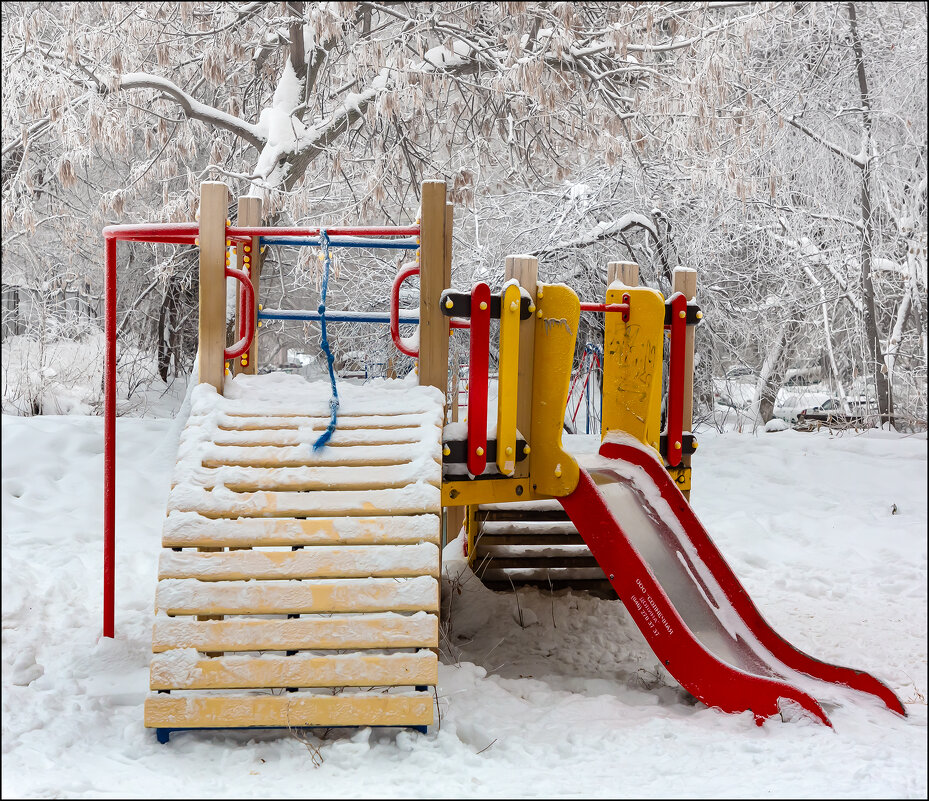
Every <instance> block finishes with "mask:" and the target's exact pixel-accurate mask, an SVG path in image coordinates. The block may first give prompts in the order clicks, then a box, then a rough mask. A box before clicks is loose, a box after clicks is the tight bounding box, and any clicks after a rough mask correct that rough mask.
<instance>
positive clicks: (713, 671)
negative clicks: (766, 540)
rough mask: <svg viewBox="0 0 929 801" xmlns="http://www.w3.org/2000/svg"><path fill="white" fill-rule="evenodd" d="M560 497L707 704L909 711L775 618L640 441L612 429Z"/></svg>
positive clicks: (666, 658)
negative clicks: (817, 653)
mask: <svg viewBox="0 0 929 801" xmlns="http://www.w3.org/2000/svg"><path fill="white" fill-rule="evenodd" d="M588 471H589V472H588ZM559 500H560V501H561V504H562V506H563V507H564V509H565V511H566V512H567V513H568V515H569V516H570V517H571V520H572V522H573V523H574V525H575V526H576V527H577V530H578V532H580V534H581V536H582V537H583V538H584V541H585V542H586V543H587V545H588V547H589V548H590V551H591V553H592V554H593V555H594V557H596V559H597V561H598V563H599V564H600V566H601V567H602V568H603V571H604V573H606V575H607V577H608V578H609V580H610V583H611V584H612V585H613V588H614V589H615V590H616V592H617V594H618V595H619V598H620V599H621V600H622V602H623V603H624V604H625V606H626V608H627V609H628V610H629V612H630V614H631V615H632V617H633V619H634V620H635V622H636V624H637V625H638V627H639V629H640V630H641V632H642V633H643V634H644V635H645V637H646V639H647V640H648V642H649V645H650V646H651V647H652V649H653V650H654V652H655V655H656V656H657V657H658V658H659V659H660V660H661V663H662V664H663V665H664V666H665V668H666V669H667V670H668V672H669V673H670V674H671V675H672V676H674V678H675V679H677V681H678V682H680V684H681V685H682V686H683V687H684V688H685V689H687V690H688V691H689V692H691V693H692V694H693V695H695V696H696V697H697V698H699V699H700V700H701V701H703V702H704V703H705V704H707V705H708V706H712V707H719V708H720V709H722V710H723V711H725V712H744V711H746V710H750V711H751V712H752V713H753V714H754V716H755V720H756V722H757V723H758V724H759V725H760V724H761V723H762V722H763V721H764V719H765V718H768V717H770V716H772V715H776V714H778V712H780V711H782V710H783V711H786V709H787V708H789V707H790V705H791V702H792V703H794V704H799V706H800V707H802V708H803V709H805V710H806V711H807V712H808V713H810V714H812V715H813V716H814V717H816V718H818V719H819V720H821V721H822V722H823V723H825V724H827V725H831V724H830V722H829V718H828V716H827V715H826V712H825V711H824V709H823V705H826V706H827V707H828V706H829V705H830V704H840V703H854V702H856V701H857V702H861V700H862V699H863V698H866V697H868V696H874V697H877V698H878V699H880V700H881V701H882V702H883V703H884V704H885V705H886V706H887V707H888V708H889V709H891V710H893V711H894V712H898V713H899V714H901V715H905V714H906V711H905V709H904V707H903V704H901V703H900V700H899V699H898V698H897V697H896V696H895V695H894V694H893V692H891V691H890V689H888V688H887V687H886V686H885V685H884V684H882V683H881V682H880V681H878V680H877V679H875V678H874V677H873V676H871V675H869V674H867V673H864V672H863V671H858V670H852V669H850V668H844V667H839V666H837V665H830V664H828V663H826V662H820V661H819V660H817V659H814V658H813V657H811V656H809V655H807V654H805V653H803V652H802V651H800V650H798V649H796V648H794V647H793V646H792V645H791V644H790V643H788V642H787V641H786V640H784V639H782V638H781V637H780V636H779V635H778V634H777V632H775V631H774V630H773V629H772V628H771V627H770V626H769V625H768V623H767V622H766V621H765V620H764V618H763V617H762V616H761V614H760V613H759V612H758V610H757V608H756V607H755V605H754V603H752V600H751V598H749V596H748V594H747V593H746V591H745V589H744V588H743V587H742V585H741V584H740V583H739V580H738V579H737V578H736V576H735V574H734V573H733V572H732V569H731V568H730V567H729V565H728V564H727V563H726V561H725V560H724V559H723V557H722V555H721V554H720V552H719V550H718V549H717V548H716V546H715V545H714V544H713V541H712V540H711V539H710V538H709V535H708V534H707V533H706V530H705V529H704V528H703V526H702V525H701V524H700V521H699V520H697V518H696V516H695V515H694V513H693V510H692V509H691V508H690V505H689V504H688V503H687V501H686V500H685V498H684V496H683V495H682V494H681V493H680V491H679V490H678V488H677V486H676V485H675V483H674V481H673V479H672V478H671V477H670V476H669V475H668V473H667V472H666V471H665V469H664V468H663V466H662V464H661V462H660V460H659V458H658V455H657V454H656V453H655V452H654V451H653V450H651V449H648V448H645V447H644V446H642V445H641V444H640V443H639V442H638V441H637V440H635V439H633V438H631V437H629V436H628V435H623V434H619V435H611V436H610V438H608V439H607V440H606V441H605V442H604V443H603V445H602V446H601V448H600V457H599V458H598V459H597V460H595V461H593V462H591V463H589V464H588V470H583V469H582V470H581V476H580V481H579V482H578V486H577V489H575V491H574V492H573V493H572V494H571V495H569V496H567V497H565V498H560V499H559ZM863 694H866V695H863ZM817 699H819V700H817ZM785 702H786V703H785Z"/></svg>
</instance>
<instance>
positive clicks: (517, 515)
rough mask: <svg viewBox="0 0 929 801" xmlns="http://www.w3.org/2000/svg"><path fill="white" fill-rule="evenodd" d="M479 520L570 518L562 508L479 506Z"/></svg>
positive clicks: (526, 520)
mask: <svg viewBox="0 0 929 801" xmlns="http://www.w3.org/2000/svg"><path fill="white" fill-rule="evenodd" d="M476 517H477V520H478V521H479V522H484V521H487V522H498V521H500V522H517V521H524V522H535V521H538V522H553V523H554V522H563V521H568V522H570V520H571V518H570V517H568V513H567V512H565V511H563V510H555V509H485V508H483V507H481V508H479V509H478V511H477V514H476Z"/></svg>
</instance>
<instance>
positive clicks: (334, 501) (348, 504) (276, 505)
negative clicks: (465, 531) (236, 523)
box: [168, 481, 442, 517]
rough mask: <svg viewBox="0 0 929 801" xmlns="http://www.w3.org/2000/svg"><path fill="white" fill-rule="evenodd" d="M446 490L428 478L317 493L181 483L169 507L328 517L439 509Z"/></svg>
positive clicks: (225, 514) (227, 514)
mask: <svg viewBox="0 0 929 801" xmlns="http://www.w3.org/2000/svg"><path fill="white" fill-rule="evenodd" d="M441 503H442V492H441V490H440V489H439V488H438V487H436V486H434V485H432V484H427V483H425V482H422V481H420V482H417V483H416V484H408V485H407V486H405V487H402V488H401V489H383V490H347V491H341V492H340V491H327V490H319V491H315V492H232V491H231V490H227V489H225V488H224V487H218V488H216V489H215V490H213V491H212V492H210V491H208V490H206V489H204V488H202V487H192V486H189V485H186V484H178V485H177V486H176V487H173V488H172V489H171V492H170V493H169V495H168V511H169V512H171V511H174V510H175V509H176V510H178V511H182V512H199V513H200V514H202V515H204V516H206V517H303V516H305V517H317V516H318V517H328V516H330V515H357V516H359V517H360V516H367V515H385V514H386V515H417V514H424V513H430V512H431V513H435V514H438V512H439V510H440V508H441Z"/></svg>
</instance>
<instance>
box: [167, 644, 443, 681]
mask: <svg viewBox="0 0 929 801" xmlns="http://www.w3.org/2000/svg"><path fill="white" fill-rule="evenodd" d="M150 679H151V688H152V689H153V690H196V689H245V688H249V687H371V686H416V685H431V686H434V685H435V684H436V682H437V681H438V657H436V655H435V653H433V652H432V651H427V650H422V651H417V652H416V653H413V654H366V653H351V654H333V655H331V656H313V655H310V654H303V653H298V654H294V655H293V656H262V657H256V656H224V657H217V658H214V659H204V658H203V657H202V656H201V655H200V654H199V653H198V652H197V651H196V650H195V649H193V648H185V649H180V650H173V651H165V652H164V653H161V654H155V656H154V657H153V658H152V665H151V671H150Z"/></svg>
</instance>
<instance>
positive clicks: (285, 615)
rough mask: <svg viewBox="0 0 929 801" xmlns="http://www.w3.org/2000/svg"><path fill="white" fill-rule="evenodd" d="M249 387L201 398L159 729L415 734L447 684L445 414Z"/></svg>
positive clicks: (163, 651)
mask: <svg viewBox="0 0 929 801" xmlns="http://www.w3.org/2000/svg"><path fill="white" fill-rule="evenodd" d="M340 398H341V406H340V408H339V418H338V426H337V428H336V430H335V433H334V435H333V437H332V439H331V441H330V442H329V445H328V446H327V447H325V448H323V449H321V450H319V451H316V452H314V450H313V447H312V445H313V442H314V441H315V440H316V439H317V437H318V436H319V435H320V433H321V432H322V431H323V430H324V429H325V427H326V425H327V423H328V422H329V412H330V409H329V386H328V384H324V383H315V384H311V383H309V382H306V381H304V380H303V379H302V378H300V377H299V376H293V375H284V374H272V375H268V376H248V375H240V376H238V377H236V378H235V380H234V381H232V380H227V382H226V387H225V390H224V395H219V394H218V393H217V392H216V391H215V389H214V388H213V387H212V386H210V385H209V384H200V385H198V386H197V387H196V388H195V390H194V393H193V401H192V406H191V413H190V418H189V420H188V422H187V425H186V428H185V429H184V432H183V434H182V438H181V443H180V448H179V456H178V462H177V466H176V469H175V474H174V481H173V486H172V489H171V493H170V496H169V501H168V515H167V520H166V522H165V527H164V534H163V539H162V545H163V551H162V554H161V560H160V564H159V572H158V585H157V591H156V597H155V609H156V622H155V626H154V632H153V636H152V651H153V657H152V664H151V690H152V695H151V696H149V697H148V698H147V699H146V703H145V725H146V726H147V727H150V728H157V729H158V737H159V739H160V740H161V741H165V740H167V738H168V736H169V734H170V732H171V731H173V730H177V729H188V728H227V727H228V728H237V727H275V728H276V727H285V728H286V727H289V728H296V727H306V726H416V727H425V726H428V725H429V724H431V723H432V721H433V692H432V691H431V689H430V688H432V687H434V685H435V684H436V680H437V670H438V666H437V656H436V651H435V650H434V649H436V648H437V647H438V611H439V571H440V550H439V545H440V537H441V492H440V485H441V465H440V462H441V458H442V456H441V432H442V429H441V424H442V414H443V398H442V396H441V393H440V392H439V391H438V390H436V389H434V388H432V387H418V386H409V385H407V384H403V383H401V382H386V383H385V384H384V385H383V387H378V389H377V391H376V392H372V391H371V387H370V386H366V387H355V386H352V385H348V384H345V385H343V386H342V387H341V389H340Z"/></svg>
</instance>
